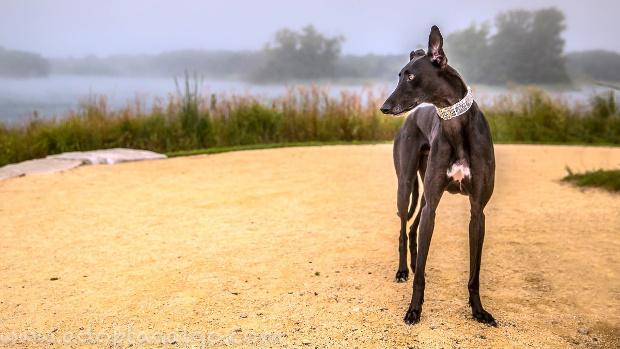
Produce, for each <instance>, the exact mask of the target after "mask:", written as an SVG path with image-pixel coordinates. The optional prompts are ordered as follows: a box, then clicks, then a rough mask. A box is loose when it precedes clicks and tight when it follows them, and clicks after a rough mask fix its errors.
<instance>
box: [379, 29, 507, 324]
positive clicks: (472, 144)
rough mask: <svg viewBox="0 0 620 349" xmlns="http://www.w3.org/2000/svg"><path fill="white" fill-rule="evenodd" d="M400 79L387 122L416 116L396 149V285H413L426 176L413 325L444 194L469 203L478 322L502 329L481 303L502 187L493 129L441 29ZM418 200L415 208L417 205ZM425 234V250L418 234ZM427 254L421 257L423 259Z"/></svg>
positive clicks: (386, 107) (409, 317)
mask: <svg viewBox="0 0 620 349" xmlns="http://www.w3.org/2000/svg"><path fill="white" fill-rule="evenodd" d="M409 58H410V61H409V63H407V65H405V67H404V68H403V69H402V70H401V71H400V73H399V74H398V76H399V81H398V86H397V87H396V89H395V90H394V92H393V93H392V94H391V95H390V97H389V98H388V99H387V100H386V101H385V103H384V104H383V106H382V107H381V111H382V112H383V113H384V114H392V115H398V114H402V113H405V112H408V111H410V110H412V109H413V108H415V107H416V106H418V105H419V104H421V103H430V104H433V105H434V106H426V107H423V106H421V107H420V108H418V109H416V110H415V111H414V112H413V113H411V114H410V115H409V116H408V118H407V120H406V121H405V123H404V125H403V127H402V128H401V130H400V131H399V133H398V135H397V136H396V138H395V141H394V166H395V168H396V174H397V176H398V194H397V206H398V215H399V217H400V221H401V227H400V239H399V252H400V258H399V266H398V271H397V273H396V280H397V281H399V282H403V281H405V280H407V278H408V274H409V270H408V268H407V221H408V220H409V219H410V218H411V217H412V216H413V213H414V212H415V206H416V203H417V200H418V172H419V173H420V177H421V178H422V181H423V183H424V196H423V197H422V199H421V204H420V207H421V208H420V210H419V212H418V214H417V216H416V218H415V220H414V222H413V225H412V226H411V232H410V236H409V241H410V245H409V248H410V250H411V268H412V269H413V271H414V272H415V275H414V279H413V295H412V297H411V304H410V305H409V309H408V310H407V313H406V314H405V318H404V320H405V322H406V323H407V324H415V323H417V322H418V321H420V314H421V312H422V303H424V286H425V280H424V269H425V267H426V258H427V256H428V249H429V246H430V243H431V237H432V235H433V229H434V226H435V210H436V209H437V205H438V204H439V200H440V199H441V196H442V195H443V192H444V191H448V192H450V193H453V194H454V193H460V194H464V195H468V196H469V202H470V204H471V220H470V223H469V253H470V257H469V258H470V262H469V268H470V270H469V282H468V289H469V304H470V306H471V310H472V315H473V317H474V318H475V319H476V320H477V321H480V322H483V323H486V324H489V325H493V326H497V324H496V322H495V319H494V318H493V316H492V315H491V314H489V313H488V312H487V311H485V310H484V308H483V307H482V302H481V301H480V293H479V289H480V260H481V256H482V243H483V241H484V212H483V211H484V207H485V206H486V204H487V202H488V201H489V199H490V198H491V194H492V193H493V186H494V181H495V155H494V151H493V142H492V140H491V134H490V131H489V125H488V123H487V121H486V119H485V117H484V115H483V114H482V112H481V111H480V109H478V106H477V104H476V103H475V102H474V101H473V97H472V96H471V91H470V90H469V88H468V87H467V85H466V84H465V82H464V81H463V79H462V78H461V76H460V75H459V74H458V73H457V72H456V70H454V69H453V68H452V67H450V66H449V65H448V59H447V57H446V55H445V53H444V51H443V38H442V36H441V33H440V32H439V28H437V27H436V26H433V27H432V29H431V33H430V36H429V40H428V52H426V53H425V52H424V50H417V51H413V52H411V54H410V57H409ZM410 197H412V199H413V200H412V201H413V202H412V204H411V208H409V199H410ZM418 225H419V228H420V234H419V235H420V236H419V241H418V242H419V250H417V249H416V231H417V228H418ZM418 252H419V253H418Z"/></svg>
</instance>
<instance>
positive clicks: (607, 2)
mask: <svg viewBox="0 0 620 349" xmlns="http://www.w3.org/2000/svg"><path fill="white" fill-rule="evenodd" d="M548 6H556V7H558V8H560V9H561V10H563V11H564V13H565V15H566V18H567V20H566V24H567V27H568V28H567V30H566V32H565V33H564V37H565V39H566V49H567V50H568V51H574V50H584V49H593V48H604V49H609V50H616V51H620V39H618V34H619V33H620V32H619V30H618V28H617V22H618V14H619V13H620V0H590V1H585V0H564V1H562V0H504V1H499V0H470V1H451V0H444V1H419V0H398V1H397V0H382V1H376V0H374V1H373V0H332V1H327V0H310V1H308V0H297V1H295V0H288V1H285V0H245V1H241V0H225V1H208V0H204V1H199V0H176V1H172V0H170V1H163V0H105V1H101V0H99V1H95V0H0V46H4V47H7V48H13V49H22V50H28V51H34V52H38V53H41V54H43V55H46V56H51V57H59V56H83V55H87V54H95V55H110V54H119V53H129V54H139V53H158V52H161V51H167V50H176V49H230V50H238V49H259V48H260V47H262V45H263V43H265V42H266V41H268V40H269V39H270V38H271V36H272V34H273V33H274V32H275V31H276V30H278V29H280V28H282V27H290V28H296V29H298V28H301V27H302V26H304V25H306V24H314V25H315V26H316V27H317V28H318V30H319V31H321V32H324V33H327V34H329V35H336V34H341V35H344V36H346V38H347V41H346V42H345V44H344V46H343V50H344V52H345V53H355V54H363V53H378V54H382V53H403V52H409V51H410V50H411V49H413V48H415V46H417V45H418V44H422V43H425V42H426V38H427V37H428V31H429V28H430V26H431V25H432V24H437V25H438V26H439V27H440V28H441V29H442V31H443V32H444V34H445V33H449V32H451V31H454V30H458V29H462V28H464V27H466V26H467V25H469V24H470V23H472V22H474V21H475V22H478V23H480V22H482V21H486V20H491V19H492V18H493V17H494V15H495V14H496V13H497V12H498V11H502V10H507V9H514V8H526V9H537V8H541V7H548Z"/></svg>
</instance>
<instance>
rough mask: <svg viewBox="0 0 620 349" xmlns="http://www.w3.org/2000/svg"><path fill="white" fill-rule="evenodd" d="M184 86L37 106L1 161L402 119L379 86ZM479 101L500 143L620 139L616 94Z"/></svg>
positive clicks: (303, 138)
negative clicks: (221, 91) (229, 90)
mask: <svg viewBox="0 0 620 349" xmlns="http://www.w3.org/2000/svg"><path fill="white" fill-rule="evenodd" d="M179 85H180V84H179ZM178 90H179V91H178V93H177V94H176V95H172V96H170V97H169V98H168V99H167V100H158V101H156V103H155V104H154V106H153V107H152V108H151V109H150V110H144V109H143V108H141V107H140V106H141V105H142V103H140V101H136V103H132V104H130V105H128V106H127V107H125V108H123V109H121V110H110V108H109V107H108V104H107V101H106V99H105V97H99V98H95V99H92V100H90V101H89V102H87V103H84V104H82V105H81V106H80V108H79V109H78V110H77V111H74V112H70V113H68V114H67V115H63V116H60V117H55V118H51V119H42V118H39V117H37V115H36V114H35V115H33V117H32V118H31V119H29V120H28V121H27V122H24V123H22V124H19V125H4V124H2V123H0V166H2V165H5V164H9V163H15V162H20V161H24V160H29V159H34V158H41V157H45V156H47V155H51V154H58V153H61V152H67V151H84V150H94V149H106V148H115V147H125V148H137V149H147V150H152V151H155V152H160V153H166V154H170V155H172V156H178V155H191V154H212V153H218V152H223V151H231V150H243V149H258V148H269V147H271V148H273V147H281V146H295V145H312V144H316V145H320V144H345V143H346V144H350V143H356V142H357V143H375V142H386V141H391V140H392V139H393V138H394V135H395V134H396V132H397V130H398V129H399V128H400V127H401V125H402V123H403V120H404V119H403V118H394V117H389V116H385V115H383V114H381V113H380V112H379V111H378V109H377V106H378V105H380V104H381V103H382V102H383V99H384V97H385V96H382V95H381V96H379V95H375V94H373V91H372V90H371V89H369V90H367V91H363V92H347V91H343V92H341V94H340V95H338V96H334V95H333V94H331V93H330V92H329V90H327V89H324V88H320V87H317V86H311V87H298V88H292V89H289V90H288V91H287V92H286V93H285V94H284V95H282V96H280V97H278V98H260V97H257V96H252V95H201V94H200V93H199V91H198V88H197V83H194V84H192V82H191V79H190V78H186V80H185V84H184V85H182V86H179V88H178ZM481 107H482V109H483V111H484V113H485V115H486V117H487V119H488V121H489V125H490V127H491V133H492V137H493V140H494V142H496V143H530V144H531V143H537V144H541V143H542V144H589V145H620V111H619V108H618V106H617V103H616V101H615V99H614V96H613V94H604V95H600V96H594V97H593V98H592V100H591V101H590V103H588V104H585V105H574V104H572V103H569V102H567V101H565V100H561V99H554V98H552V97H550V96H549V95H548V94H546V93H545V92H543V91H542V90H538V89H524V90H522V91H521V92H520V93H517V94H513V95H509V96H503V97H500V98H496V99H495V100H494V101H493V102H491V103H487V104H485V105H482V106H481ZM196 149H198V150H196Z"/></svg>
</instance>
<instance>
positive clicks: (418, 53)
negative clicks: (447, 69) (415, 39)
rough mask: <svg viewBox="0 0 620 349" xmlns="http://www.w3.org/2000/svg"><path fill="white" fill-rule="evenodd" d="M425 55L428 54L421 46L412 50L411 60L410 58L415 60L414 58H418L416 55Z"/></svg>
mask: <svg viewBox="0 0 620 349" xmlns="http://www.w3.org/2000/svg"><path fill="white" fill-rule="evenodd" d="M424 55H426V53H425V52H424V50H423V49H421V48H420V49H417V50H414V51H411V53H410V54H409V60H410V61H413V59H414V58H416V57H422V56H424Z"/></svg>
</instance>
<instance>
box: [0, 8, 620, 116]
mask: <svg viewBox="0 0 620 349" xmlns="http://www.w3.org/2000/svg"><path fill="white" fill-rule="evenodd" d="M550 6H554V7H557V8H558V9H560V10H561V11H562V12H563V13H564V15H565V17H566V21H565V23H566V27H567V28H566V30H565V31H564V32H563V34H562V36H563V38H564V39H565V41H566V44H565V52H571V51H580V50H589V49H606V50H611V51H620V40H618V39H617V28H616V24H617V14H618V13H619V12H620V1H617V0H593V1H577V0H571V1H560V0H509V1H494V0H474V1H443V2H441V3H437V2H435V3H433V2H420V1H411V0H404V1H396V0H385V1H380V2H379V1H370V0H367V1H362V0H340V1H325V0H313V1H305V0H304V1H283V0H264V1H247V0H245V1H241V0H228V1H199V0H178V1H174V2H172V1H163V0H132V1H126V0H107V1H82V0H50V1H48V0H2V1H0V47H4V48H7V49H11V50H24V51H30V52H35V53H38V54H41V55H42V56H43V57H45V58H52V59H54V58H63V59H64V58H68V57H76V58H83V57H86V56H88V55H95V56H97V57H107V56H110V55H119V54H129V55H141V54H149V55H156V54H159V53H161V52H167V51H175V50H185V49H193V50H209V51H214V50H232V51H240V50H253V51H256V50H260V49H261V48H263V46H264V44H265V43H266V42H269V41H270V40H271V39H272V38H273V34H274V33H275V32H276V31H277V30H279V29H282V28H291V29H294V30H298V29H300V28H302V27H304V26H306V25H309V24H312V25H314V26H315V27H316V29H317V30H318V31H319V32H321V33H324V34H326V35H328V36H335V35H343V36H344V37H345V38H346V40H345V41H344V43H343V44H342V53H343V54H355V55H362V54H378V55H386V54H398V55H401V54H402V55H403V63H405V62H406V60H407V53H408V52H409V51H410V50H411V49H413V48H417V47H425V46H426V40H427V37H428V31H429V28H430V26H431V25H433V24H437V25H439V26H440V27H441V29H442V31H443V32H444V33H450V32H454V31H457V30H461V29H463V28H465V27H467V26H468V25H470V24H472V23H474V22H476V23H483V22H485V21H489V22H490V23H492V21H493V18H494V16H495V15H496V14H497V13H498V12H502V11H506V10H511V9H517V8H522V9H529V10H534V9H540V8H545V7H550ZM394 83H395V81H380V82H378V83H377V84H376V86H374V87H373V88H375V89H379V90H380V89H385V90H387V89H390V88H392V87H393V84H394ZM343 88H345V89H349V90H356V91H360V90H361V89H363V86H362V85H360V84H359V83H358V84H356V85H344V83H339V84H332V93H338V91H340V90H341V89H343ZM285 89H286V86H284V85H282V84H280V85H252V84H250V83H247V82H241V81H218V80H213V79H212V80H208V81H205V82H204V83H203V84H202V85H201V90H202V91H203V92H205V93H207V92H213V93H221V92H226V93H252V94H258V95H264V96H268V97H269V96H275V95H278V94H281V93H282V92H283V91H285ZM600 90H601V89H599V88H594V87H581V89H580V90H579V89H577V90H575V91H572V92H563V94H564V95H566V96H568V98H570V99H571V100H586V99H588V98H589V97H590V96H591V95H592V94H593V93H595V92H598V91H600ZM483 91H484V92H483ZM505 91H506V90H505V88H499V87H498V88H480V89H479V95H480V94H484V95H486V96H490V95H493V94H496V93H502V92H505ZM174 92H175V84H174V80H173V76H160V77H126V76H92V75H88V74H87V75H82V76H62V75H56V74H55V73H54V72H52V75H50V76H48V77H44V78H31V79H9V78H0V121H10V122H14V121H19V120H23V119H24V118H26V117H29V116H30V115H31V113H32V112H33V111H35V110H37V111H38V112H39V113H40V115H42V116H43V117H48V116H52V115H63V114H64V113H66V112H67V111H68V110H72V109H73V110H75V109H76V108H77V107H78V106H79V103H80V102H83V101H86V100H87V99H88V98H91V97H92V96H95V95H105V96H107V98H108V101H109V103H110V106H111V107H113V108H118V107H122V106H124V105H126V104H127V103H131V102H132V101H135V100H136V98H137V99H139V100H141V101H142V103H144V105H145V106H147V107H148V106H150V105H151V103H153V101H154V99H155V98H156V97H164V98H165V97H166V96H167V95H169V94H170V93H174Z"/></svg>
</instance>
